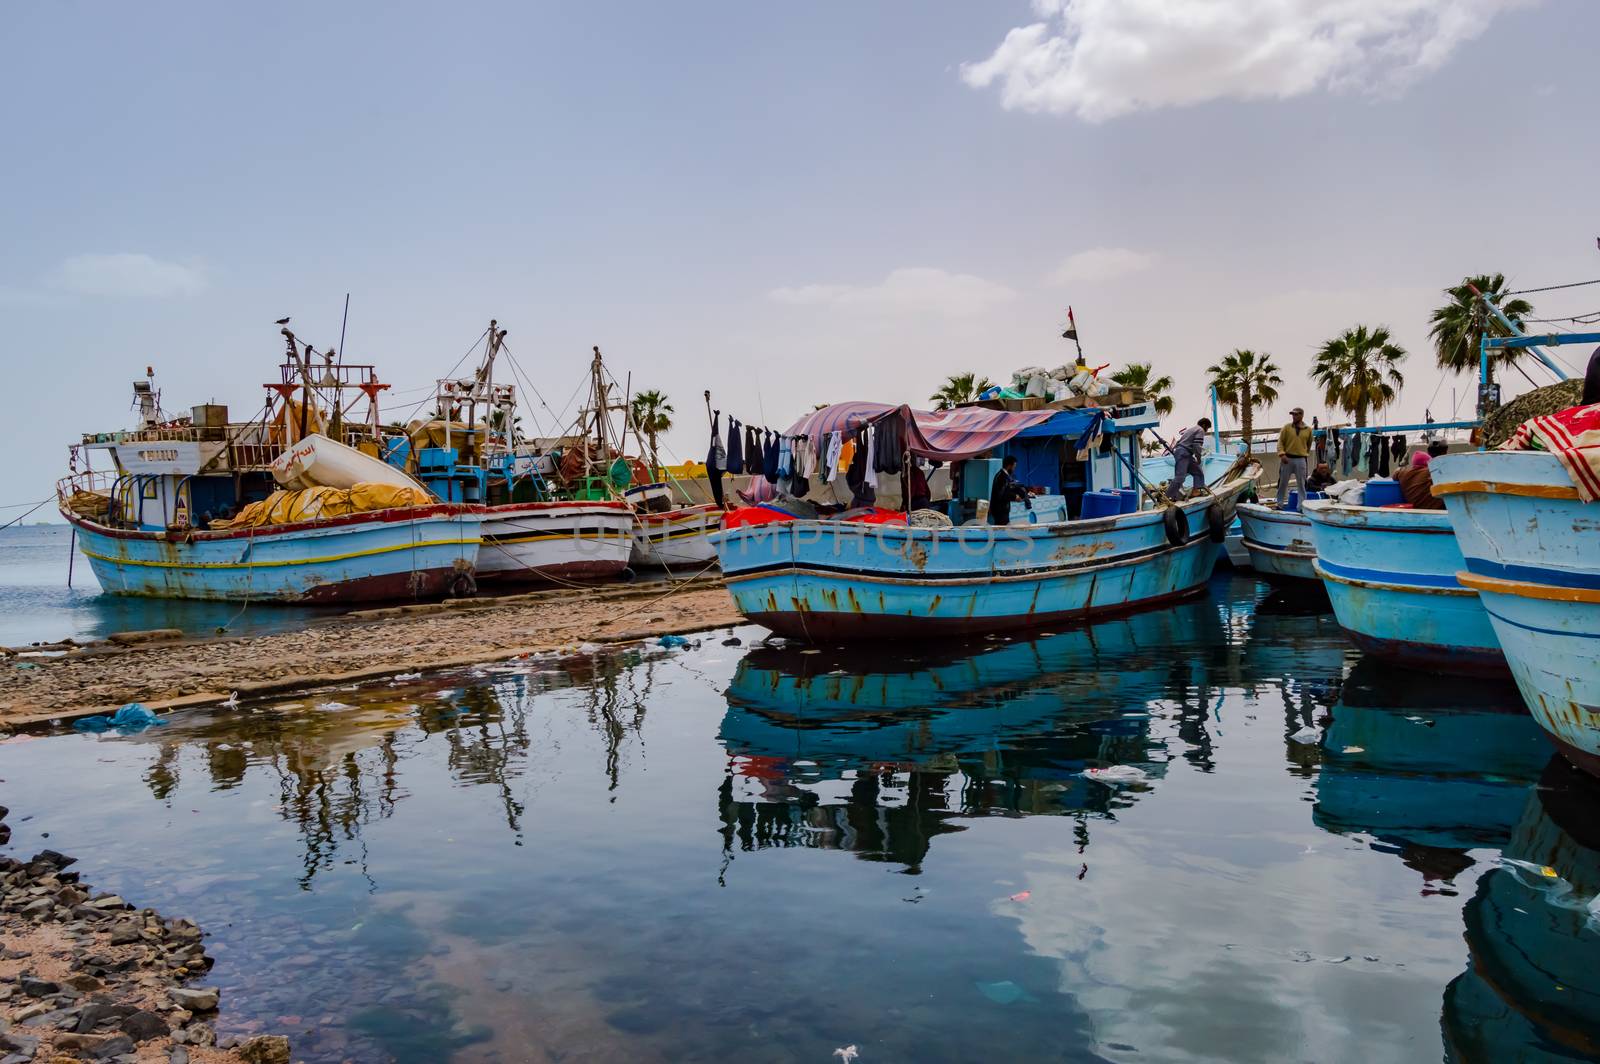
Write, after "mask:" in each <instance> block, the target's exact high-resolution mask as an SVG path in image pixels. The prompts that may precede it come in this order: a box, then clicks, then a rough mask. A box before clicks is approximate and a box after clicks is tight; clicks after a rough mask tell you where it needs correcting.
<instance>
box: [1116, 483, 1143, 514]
mask: <svg viewBox="0 0 1600 1064" xmlns="http://www.w3.org/2000/svg"><path fill="white" fill-rule="evenodd" d="M1117 495H1118V496H1120V497H1121V499H1122V512H1123V513H1125V514H1131V513H1133V512H1134V511H1135V510H1137V509H1138V508H1139V489H1138V488H1121V489H1119V490H1118V491H1117Z"/></svg>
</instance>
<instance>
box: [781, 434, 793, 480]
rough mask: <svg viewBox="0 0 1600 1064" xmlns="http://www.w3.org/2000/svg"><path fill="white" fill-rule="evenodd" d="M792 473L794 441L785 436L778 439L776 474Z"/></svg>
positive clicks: (787, 475)
mask: <svg viewBox="0 0 1600 1064" xmlns="http://www.w3.org/2000/svg"><path fill="white" fill-rule="evenodd" d="M793 475H794V441H793V440H791V439H790V438H789V437H787V436H783V437H780V438H779V439H778V476H780V477H789V476H793Z"/></svg>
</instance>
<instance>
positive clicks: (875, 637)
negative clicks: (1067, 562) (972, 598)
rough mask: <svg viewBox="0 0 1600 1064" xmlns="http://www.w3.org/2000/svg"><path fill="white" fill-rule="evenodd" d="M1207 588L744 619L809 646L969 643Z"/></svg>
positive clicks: (758, 615)
mask: <svg viewBox="0 0 1600 1064" xmlns="http://www.w3.org/2000/svg"><path fill="white" fill-rule="evenodd" d="M1205 589H1206V585H1204V584H1197V585H1195V586H1194V587H1191V588H1185V589H1184V590H1182V591H1176V592H1173V593H1171V594H1167V595H1157V596H1155V597H1154V598H1147V599H1139V600H1138V601H1136V602H1124V603H1121V604H1119V605H1116V606H1103V607H1098V608H1092V609H1086V610H1064V611H1060V612H1057V613H1026V614H1018V615H1015V616H1006V617H895V616H887V615H885V614H881V613H880V614H871V613H817V612H808V613H801V612H797V611H787V612H780V613H750V614H746V616H747V617H748V618H749V619H750V620H751V621H754V622H755V623H756V624H759V625H761V626H762V627H764V628H770V629H772V631H774V632H776V633H777V634H779V635H781V636H785V637H787V638H790V639H799V640H804V641H806V642H811V643H854V642H865V641H868V640H871V641H875V642H882V641H885V640H896V639H951V640H956V639H970V638H972V637H974V636H982V635H988V634H989V633H991V632H1019V631H1027V630H1028V629H1034V628H1049V627H1052V626H1057V625H1065V624H1082V623H1084V622H1087V621H1098V620H1102V619H1104V618H1108V617H1117V616H1121V615H1122V614H1125V613H1137V612H1139V611H1140V610H1144V609H1149V608H1152V607H1155V606H1162V605H1166V604H1168V603H1172V602H1182V601H1183V600H1184V599H1187V598H1193V597H1195V596H1196V595H1199V594H1201V593H1203V592H1204V591H1205Z"/></svg>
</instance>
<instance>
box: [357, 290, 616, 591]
mask: <svg viewBox="0 0 1600 1064" xmlns="http://www.w3.org/2000/svg"><path fill="white" fill-rule="evenodd" d="M505 338H506V330H505V329H502V328H501V327H500V325H499V322H497V321H490V322H489V327H488V329H487V330H485V332H484V336H483V339H482V341H481V342H482V343H483V355H482V358H481V359H480V361H479V364H478V367H477V369H476V371H475V372H474V373H473V374H472V376H470V377H466V378H460V379H441V380H439V381H437V382H435V395H434V410H433V411H432V414H431V416H429V417H427V418H424V419H419V420H417V421H415V422H413V423H412V424H411V425H409V426H407V428H406V431H405V433H404V435H401V436H395V437H391V438H390V439H389V440H388V441H387V443H386V446H385V452H384V454H385V460H386V461H388V462H389V463H390V464H391V465H392V466H396V467H399V468H403V469H406V470H409V471H410V472H411V473H412V474H414V475H415V476H416V477H417V478H418V479H419V480H420V481H421V482H422V483H423V484H425V485H426V486H427V487H428V489H429V490H430V491H432V492H433V493H434V494H435V495H437V496H438V497H439V498H441V499H443V500H445V501H450V502H460V503H473V504H479V505H481V506H482V507H483V510H484V522H483V547H482V549H481V550H480V552H479V555H478V575H479V578H480V579H482V580H487V581H490V582H492V583H568V582H590V581H595V580H605V579H608V578H611V577H615V576H618V575H621V574H622V573H624V572H626V571H627V568H628V559H629V554H630V552H631V550H632V545H633V511H632V509H631V508H630V507H629V506H628V504H627V503H626V502H624V501H622V500H621V499H620V498H619V497H618V495H619V491H620V489H619V488H618V487H617V484H618V478H621V479H620V483H621V484H622V485H623V486H625V485H626V484H627V483H628V481H629V478H631V476H632V474H631V472H629V470H628V467H627V465H626V464H622V465H620V466H619V465H618V462H617V456H616V454H615V451H614V448H613V447H612V446H611V429H610V418H609V409H610V404H609V402H608V400H609V398H610V393H609V389H608V388H606V387H604V386H603V382H602V381H601V380H600V378H599V375H598V365H599V358H600V354H599V350H598V349H596V351H595V367H596V368H595V370H594V371H593V373H592V376H591V393H590V402H589V404H588V405H586V406H585V407H584V409H583V411H582V412H581V413H580V424H579V425H578V426H577V428H576V429H574V431H572V432H571V433H569V434H567V435H565V436H561V437H557V438H554V439H550V440H534V439H528V438H526V437H525V436H524V435H523V434H522V431H521V428H520V419H519V417H518V414H517V405H518V396H517V390H516V387H515V385H512V384H506V383H498V384H497V383H495V366H496V363H497V361H498V360H499V359H500V358H501V356H502V355H506V356H508V351H507V349H506V346H505ZM474 350H476V348H474Z"/></svg>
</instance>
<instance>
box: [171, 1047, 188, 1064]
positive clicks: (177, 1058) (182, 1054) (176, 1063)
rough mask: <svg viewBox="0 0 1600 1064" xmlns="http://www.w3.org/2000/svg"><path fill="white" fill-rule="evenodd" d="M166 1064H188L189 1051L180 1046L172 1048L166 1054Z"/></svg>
mask: <svg viewBox="0 0 1600 1064" xmlns="http://www.w3.org/2000/svg"><path fill="white" fill-rule="evenodd" d="M167 1064H189V1051H188V1050H187V1049H185V1048H183V1047H182V1046H173V1047H172V1050H171V1052H169V1053H168V1054H167Z"/></svg>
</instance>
